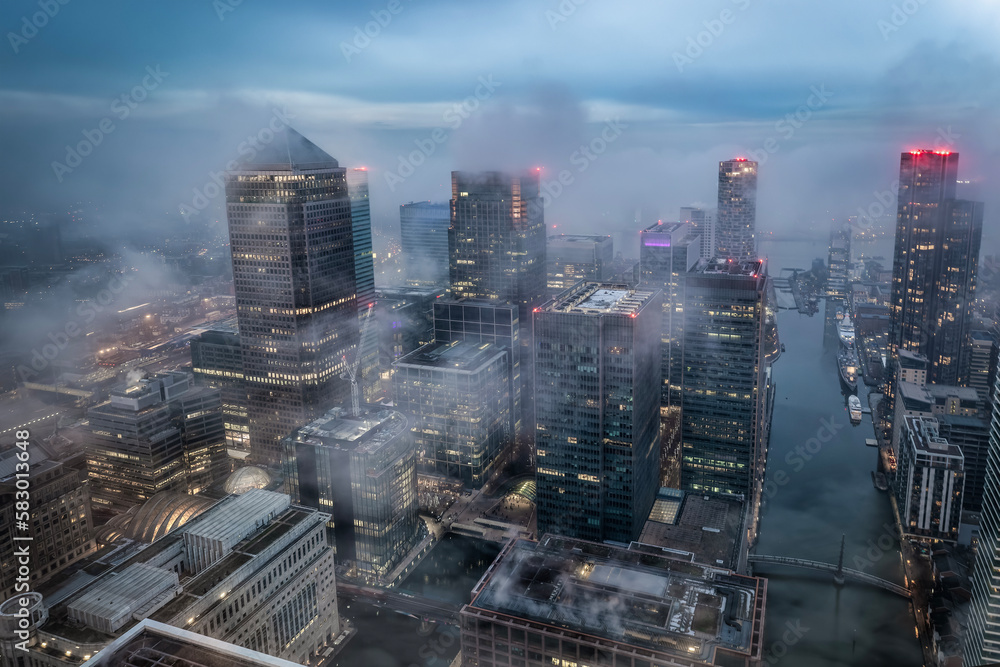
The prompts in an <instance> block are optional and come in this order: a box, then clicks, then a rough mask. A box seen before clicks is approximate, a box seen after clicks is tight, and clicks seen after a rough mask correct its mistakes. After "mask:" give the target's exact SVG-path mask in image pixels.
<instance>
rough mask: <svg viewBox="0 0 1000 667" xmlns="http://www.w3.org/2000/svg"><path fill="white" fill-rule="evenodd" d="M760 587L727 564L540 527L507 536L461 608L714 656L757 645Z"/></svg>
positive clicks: (666, 650)
mask: <svg viewBox="0 0 1000 667" xmlns="http://www.w3.org/2000/svg"><path fill="white" fill-rule="evenodd" d="M765 590H766V583H765V582H763V580H761V579H758V578H754V577H744V576H740V575H735V574H733V573H732V572H730V571H729V570H726V569H722V568H717V567H709V566H705V565H698V564H695V563H689V562H686V561H683V560H678V559H673V558H669V557H666V556H662V555H657V554H650V553H646V552H643V551H638V550H630V549H623V548H619V547H613V546H609V545H604V544H596V543H593V542H584V541H581V540H572V539H568V538H563V537H559V536H554V535H545V536H544V537H543V538H542V539H541V541H540V542H530V541H526V540H516V541H513V542H511V543H509V544H508V546H507V547H505V549H504V551H503V552H502V553H501V554H500V556H499V558H498V559H497V562H496V563H494V565H493V567H492V568H491V569H490V571H489V572H487V574H486V576H485V577H484V578H483V579H482V580H481V581H480V582H479V584H478V585H477V587H476V590H474V591H473V594H474V596H475V597H474V599H473V601H472V603H471V604H470V605H468V606H467V607H466V608H465V609H463V614H465V613H470V612H471V613H474V612H475V611H476V610H477V609H478V610H483V611H488V612H496V613H499V614H504V615H507V616H513V617H516V618H519V619H524V620H527V621H531V622H534V623H538V624H542V625H546V626H552V627H553V628H561V629H566V630H570V631H573V632H579V633H582V634H586V635H590V636H592V637H597V638H600V639H605V640H608V641H611V642H614V643H619V644H627V645H632V646H636V647H640V648H644V649H650V650H654V651H659V652H661V653H665V654H673V655H677V656H681V655H683V656H685V657H687V658H689V659H690V658H698V659H700V660H703V661H705V662H711V661H712V660H713V655H714V651H715V649H716V648H724V649H727V650H730V651H735V652H738V653H746V654H751V653H754V652H755V651H756V650H757V649H758V647H757V646H755V645H754V636H755V628H754V618H755V608H756V607H758V605H759V604H761V605H762V604H763V599H760V600H758V596H760V597H761V598H763V597H764V596H765V595H766V594H765V593H764V591H765ZM756 630H757V631H758V634H759V628H757V629H756Z"/></svg>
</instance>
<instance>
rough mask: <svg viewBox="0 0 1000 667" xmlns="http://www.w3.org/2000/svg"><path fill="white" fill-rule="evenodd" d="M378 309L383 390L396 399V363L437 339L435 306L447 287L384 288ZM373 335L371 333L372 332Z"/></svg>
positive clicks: (377, 325) (377, 319)
mask: <svg viewBox="0 0 1000 667" xmlns="http://www.w3.org/2000/svg"><path fill="white" fill-rule="evenodd" d="M376 295H377V304H378V305H377V306H376V309H375V312H374V316H375V321H374V322H373V323H372V327H374V328H375V331H376V336H377V338H378V353H379V391H380V393H381V395H382V396H383V397H385V398H386V399H388V400H389V401H391V400H392V374H393V370H394V369H393V364H394V363H395V362H396V361H398V360H399V359H400V357H403V356H405V355H407V354H409V353H410V352H413V351H414V350H416V349H417V348H418V347H420V346H422V345H426V344H428V343H430V342H431V341H433V340H434V315H433V312H432V306H433V305H434V304H435V303H438V302H439V301H440V298H441V297H443V296H444V295H445V289H444V288H443V287H408V286H401V287H380V288H379V289H378V290H377V291H376ZM369 335H371V332H369Z"/></svg>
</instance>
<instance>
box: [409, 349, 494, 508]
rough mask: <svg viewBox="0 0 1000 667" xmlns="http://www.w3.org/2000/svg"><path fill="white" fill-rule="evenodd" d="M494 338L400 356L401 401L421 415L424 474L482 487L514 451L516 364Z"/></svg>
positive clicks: (417, 428) (417, 429)
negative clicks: (512, 375)
mask: <svg viewBox="0 0 1000 667" xmlns="http://www.w3.org/2000/svg"><path fill="white" fill-rule="evenodd" d="M507 357H508V353H507V351H506V350H502V349H500V348H498V347H497V346H496V345H494V344H493V343H472V342H467V341H455V342H451V343H445V342H441V341H437V342H434V343H430V344H429V345H425V346H423V347H421V348H420V349H418V350H416V351H415V352H411V353H410V354H408V355H406V356H405V357H403V358H402V359H400V360H399V361H397V362H396V370H395V373H394V376H393V397H394V398H395V407H396V408H398V409H399V410H400V411H402V412H405V413H407V414H410V415H413V417H414V423H413V436H414V441H415V443H416V447H417V455H418V457H419V458H418V465H419V469H420V471H422V472H426V473H437V474H440V475H445V476H448V477H453V478H455V479H458V480H461V481H462V483H463V484H465V486H467V487H469V488H472V489H478V488H481V487H482V486H483V485H485V484H487V483H488V482H490V481H491V480H492V479H493V478H494V477H495V476H496V475H497V473H499V472H500V471H501V470H502V469H503V467H504V466H505V465H506V463H507V462H508V461H509V459H510V456H511V454H512V451H513V443H514V433H513V420H512V416H511V413H510V405H511V399H510V390H509V387H510V380H509V377H508V368H509V362H508V360H507Z"/></svg>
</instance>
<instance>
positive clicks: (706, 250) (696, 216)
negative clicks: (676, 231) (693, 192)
mask: <svg viewBox="0 0 1000 667" xmlns="http://www.w3.org/2000/svg"><path fill="white" fill-rule="evenodd" d="M680 221H681V222H683V223H686V224H688V225H690V226H691V229H692V230H693V232H694V233H695V234H697V235H698V236H699V237H700V238H701V258H702V259H711V257H712V255H714V254H715V211H714V210H706V209H703V208H698V207H696V206H682V207H681V212H680Z"/></svg>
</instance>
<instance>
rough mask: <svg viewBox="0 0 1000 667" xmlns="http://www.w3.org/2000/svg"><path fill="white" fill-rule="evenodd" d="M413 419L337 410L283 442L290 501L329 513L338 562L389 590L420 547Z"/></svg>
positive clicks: (395, 414)
mask: <svg viewBox="0 0 1000 667" xmlns="http://www.w3.org/2000/svg"><path fill="white" fill-rule="evenodd" d="M411 426H412V424H411V418H410V417H408V416H407V415H404V414H403V413H401V412H396V411H394V410H379V411H367V412H365V413H363V414H361V415H358V416H356V417H355V416H351V415H350V414H349V413H347V412H346V411H344V410H343V409H341V408H334V409H333V410H331V411H330V412H328V413H326V414H325V415H324V416H322V417H320V418H319V419H317V420H315V421H313V422H311V423H309V424H307V425H306V426H303V427H302V428H300V429H298V430H297V431H296V432H295V433H293V434H292V435H290V436H289V437H288V438H286V439H285V440H284V442H283V443H282V468H283V471H284V474H285V488H286V489H287V490H288V493H289V495H290V496H291V498H292V501H293V502H295V503H298V504H302V505H305V506H307V507H313V508H317V509H322V510H324V511H327V512H329V513H330V514H331V522H330V524H331V525H329V526H328V529H329V530H332V535H331V537H332V538H333V539H332V542H334V543H335V544H336V547H337V562H338V563H339V564H341V565H347V564H353V565H354V566H356V568H357V570H358V574H359V576H360V577H361V578H362V579H365V580H367V581H369V582H371V583H378V584H382V585H388V584H391V583H393V582H394V581H395V579H397V578H398V575H397V576H392V575H393V573H394V570H395V569H396V566H397V565H399V563H400V562H401V561H402V560H403V559H404V558H405V557H406V556H407V555H408V554H409V553H410V551H411V550H412V549H413V548H414V547H415V546H416V545H417V544H418V543H419V542H420V540H421V539H422V537H423V534H424V527H423V526H424V524H423V522H422V521H421V520H420V517H419V516H418V515H417V511H418V506H417V469H416V450H415V448H414V446H413V435H412V433H411V431H410V429H411Z"/></svg>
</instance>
